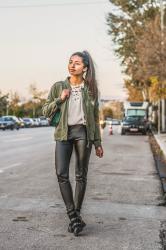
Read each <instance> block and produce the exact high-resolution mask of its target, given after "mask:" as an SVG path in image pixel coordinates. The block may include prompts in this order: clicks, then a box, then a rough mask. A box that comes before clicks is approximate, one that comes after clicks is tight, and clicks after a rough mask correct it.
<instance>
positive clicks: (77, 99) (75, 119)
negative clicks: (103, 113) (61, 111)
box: [68, 83, 86, 126]
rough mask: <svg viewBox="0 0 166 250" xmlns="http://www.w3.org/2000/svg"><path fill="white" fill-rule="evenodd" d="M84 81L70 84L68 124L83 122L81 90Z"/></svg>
mask: <svg viewBox="0 0 166 250" xmlns="http://www.w3.org/2000/svg"><path fill="white" fill-rule="evenodd" d="M82 88H84V83H81V84H79V85H74V86H72V85H71V92H70V97H69V107H68V125H69V126H71V125H76V124H85V123H86V121H85V116H84V111H83V104H82V102H83V100H82V91H81V89H82Z"/></svg>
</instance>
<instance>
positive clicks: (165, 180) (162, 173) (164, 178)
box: [154, 135, 166, 193]
mask: <svg viewBox="0 0 166 250" xmlns="http://www.w3.org/2000/svg"><path fill="white" fill-rule="evenodd" d="M154 138H155V140H156V142H157V144H158V146H159V147H160V149H161V150H162V152H163V154H164V156H165V157H166V152H165V145H164V143H163V142H162V141H161V140H160V139H159V138H158V136H157V135H154ZM154 159H155V163H156V168H157V171H158V174H159V177H160V180H161V184H162V188H163V192H164V193H166V164H165V162H163V161H162V159H161V157H160V156H155V157H154Z"/></svg>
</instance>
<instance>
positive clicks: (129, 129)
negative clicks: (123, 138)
mask: <svg viewBox="0 0 166 250" xmlns="http://www.w3.org/2000/svg"><path fill="white" fill-rule="evenodd" d="M147 130H148V127H147V123H146V121H145V120H144V118H143V117H141V116H129V117H126V118H125V119H124V120H123V121H122V127H121V134H122V135H125V134H126V133H141V134H143V135H146V133H147Z"/></svg>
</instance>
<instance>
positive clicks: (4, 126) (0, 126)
mask: <svg viewBox="0 0 166 250" xmlns="http://www.w3.org/2000/svg"><path fill="white" fill-rule="evenodd" d="M0 129H3V130H5V129H7V122H5V121H4V119H3V118H2V117H0Z"/></svg>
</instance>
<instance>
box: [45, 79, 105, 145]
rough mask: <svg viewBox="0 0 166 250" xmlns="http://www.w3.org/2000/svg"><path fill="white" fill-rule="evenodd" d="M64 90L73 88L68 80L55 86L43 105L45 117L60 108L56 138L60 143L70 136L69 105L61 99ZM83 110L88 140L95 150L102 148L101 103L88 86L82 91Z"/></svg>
mask: <svg viewBox="0 0 166 250" xmlns="http://www.w3.org/2000/svg"><path fill="white" fill-rule="evenodd" d="M64 88H69V89H70V88H71V87H70V83H69V80H68V78H67V79H66V80H65V81H59V82H56V83H54V84H53V86H52V87H51V90H50V92H49V95H48V98H47V100H46V102H45V104H44V105H43V108H42V111H43V115H44V116H45V117H48V118H49V116H50V115H51V113H52V112H53V110H55V109H56V108H60V110H61V117H60V121H59V124H58V126H57V127H56V128H55V133H54V138H55V140H58V141H66V140H67V134H68V123H67V121H68V117H67V116H68V103H69V100H68V99H66V100H65V101H62V100H61V98H60V95H61V92H62V90H63V89H64ZM82 100H83V110H84V114H85V120H86V129H87V139H88V141H89V142H92V143H94V145H95V148H96V147H98V146H101V134H100V126H99V103H98V99H97V98H96V99H95V100H94V99H93V98H92V96H91V95H90V93H89V90H88V87H87V85H85V86H84V88H83V89H82Z"/></svg>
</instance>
